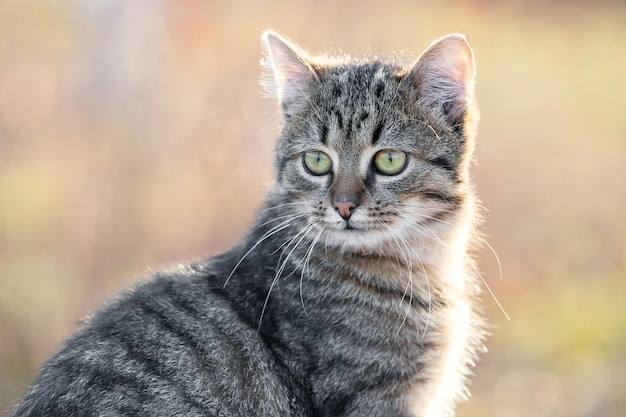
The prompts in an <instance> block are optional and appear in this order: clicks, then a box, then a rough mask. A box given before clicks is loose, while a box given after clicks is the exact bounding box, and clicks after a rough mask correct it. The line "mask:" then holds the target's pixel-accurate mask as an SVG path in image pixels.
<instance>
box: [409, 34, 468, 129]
mask: <svg viewBox="0 0 626 417" xmlns="http://www.w3.org/2000/svg"><path fill="white" fill-rule="evenodd" d="M475 72H476V67H475V64H474V54H473V53H472V48H471V47H470V45H469V43H468V42H467V39H466V38H465V36H464V35H461V34H451V35H447V36H444V37H443V38H440V39H438V40H436V41H435V42H433V43H432V44H431V45H430V46H429V47H428V49H426V51H425V52H424V53H423V54H422V56H421V57H420V58H419V60H418V61H417V63H415V65H414V66H413V68H412V69H411V70H410V72H409V74H408V80H410V82H412V83H413V85H414V86H415V87H417V104H418V105H420V106H424V107H426V108H427V109H429V110H431V111H434V112H436V113H437V114H438V115H440V116H443V117H444V118H445V121H446V122H447V123H448V124H449V125H450V126H451V127H455V128H457V127H461V128H463V127H464V126H463V124H464V122H465V121H466V120H464V118H465V116H467V115H468V113H469V112H473V111H474V76H475Z"/></svg>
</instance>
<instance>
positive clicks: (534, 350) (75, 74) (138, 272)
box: [0, 0, 626, 417]
mask: <svg viewBox="0 0 626 417" xmlns="http://www.w3.org/2000/svg"><path fill="white" fill-rule="evenodd" d="M269 27H271V28H275V29H277V30H279V31H281V32H282V33H283V34H286V35H288V36H290V37H291V38H293V39H294V40H296V41H297V42H299V43H301V44H303V45H305V46H306V47H307V48H308V49H309V50H310V51H311V52H313V53H316V52H326V51H331V52H333V51H334V52H346V53H350V54H351V55H353V56H362V55H382V54H389V53H390V52H396V53H399V54H401V56H406V57H417V55H418V54H419V53H420V52H421V51H422V50H423V49H424V48H425V47H426V46H427V45H428V44H429V42H430V41H431V40H433V39H434V38H436V37H439V36H441V35H444V34H446V33H449V32H457V31H460V32H464V33H466V34H468V36H469V39H470V42H471V44H472V46H473V48H474V52H475V55H476V59H477V66H478V83H477V94H478V98H479V100H480V106H481V110H482V121H481V130H480V135H479V144H478V149H477V161H478V163H477V164H476V165H475V167H474V173H475V178H476V183H477V189H478V192H479V194H480V195H481V197H482V201H483V205H484V206H485V208H486V209H485V211H484V214H485V223H484V231H485V234H486V236H487V240H488V242H489V243H490V244H491V246H493V248H494V250H495V251H496V252H497V254H498V255H499V258H500V260H501V263H502V271H503V272H502V277H500V274H499V268H498V262H497V260H496V257H495V256H494V254H493V253H492V252H491V251H490V250H489V249H488V248H485V249H484V250H482V251H481V252H480V253H479V254H478V255H479V257H480V265H481V270H482V271H483V275H484V277H485V280H486V282H487V283H488V284H489V285H490V287H491V288H492V290H493V292H494V293H495V295H496V297H497V298H498V300H499V301H500V303H501V304H502V306H503V307H504V309H505V310H506V312H507V313H508V315H509V316H510V317H511V320H510V321H508V320H507V319H506V318H505V315H504V314H503V313H502V312H501V311H500V309H499V308H498V306H497V303H496V302H495V300H494V299H493V298H492V297H491V296H490V295H489V293H488V292H487V291H485V296H484V303H485V309H486V312H487V316H488V318H489V321H490V322H491V323H492V324H493V336H492V337H491V338H490V339H489V341H488V343H487V345H488V348H489V350H490V351H489V353H488V354H487V355H485V356H484V357H483V359H482V361H481V362H480V364H479V365H478V367H477V370H476V374H477V375H476V377H475V378H474V382H473V384H472V393H473V398H472V399H471V400H470V401H469V402H468V403H465V404H463V405H461V406H460V408H459V416H461V417H479V416H480V417H489V416H493V417H502V416H504V417H517V416H520V417H544V416H555V417H578V416H580V417H583V416H584V417H592V416H594V417H596V416H597V417H599V416H602V417H623V416H625V415H626V306H625V302H626V301H625V299H626V216H625V214H624V209H625V207H626V4H625V3H624V2H617V1H616V2H610V1H589V2H584V1H550V2H544V1H518V2H517V1H495V0H494V1H488V0H482V1H478V0H476V1H466V2H454V1H436V2H435V1H433V2H426V1H408V0H407V1H395V0H385V1H366V0H363V1H356V0H350V1H332V2H331V1H328V2H326V1H321V0H305V1H294V0H274V1H252V0H249V1H243V0H242V1H229V0H220V1H208V0H207V1H201V0H185V1H181V0H133V1H125V0H106V1H105V0H69V1H68V0H46V1H43V0H41V1H36V0H19V1H15V0H0V413H5V412H7V411H8V410H9V409H10V408H11V407H12V406H13V405H14V404H15V401H16V400H17V399H18V398H19V397H20V396H21V395H23V393H24V392H25V390H26V389H27V386H28V384H29V383H31V382H32V380H33V378H34V376H35V372H36V369H37V368H38V367H39V366H40V365H41V364H42V362H43V361H44V360H45V359H46V358H47V357H49V356H50V355H51V354H53V353H54V352H55V351H56V350H57V349H58V348H59V346H60V344H61V343H62V341H63V339H64V338H65V337H67V336H68V335H69V334H71V333H73V332H74V331H75V330H76V329H77V328H78V327H79V324H78V321H79V319H80V317H81V316H83V315H85V314H87V313H88V312H90V311H93V310H95V309H97V308H98V307H99V306H101V305H102V303H103V302H104V301H105V300H106V299H107V298H110V297H112V296H113V295H114V294H116V293H118V292H119V291H121V290H123V289H126V288H129V287H130V286H131V285H132V284H133V283H135V282H137V280H138V279H139V277H141V276H145V275H147V274H148V272H149V268H159V267H160V266H163V265H167V264H171V263H174V262H177V261H181V260H185V259H190V258H198V257H202V256H206V255H210V254H215V253H218V252H219V251H221V250H224V249H226V248H228V247H229V246H231V245H233V244H234V243H235V242H237V241H238V240H239V239H241V237H242V236H243V234H244V233H245V230H246V229H247V227H248V226H249V225H250V223H251V221H252V218H253V213H254V210H255V208H256V207H257V206H258V205H259V204H260V201H261V199H262V198H263V195H264V193H265V192H266V190H267V189H268V187H269V186H270V185H271V181H272V179H271V175H272V166H271V164H272V147H273V143H274V138H275V136H276V134H277V132H278V125H279V123H280V115H279V114H278V113H277V112H276V110H277V107H276V105H275V103H273V102H272V101H271V100H268V99H265V98H263V97H262V95H261V94H260V90H261V89H260V87H259V85H258V77H259V75H260V70H259V66H258V62H259V58H260V45H259V35H260V33H261V31H262V30H263V29H266V28H269Z"/></svg>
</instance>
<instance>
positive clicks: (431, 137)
mask: <svg viewBox="0 0 626 417" xmlns="http://www.w3.org/2000/svg"><path fill="white" fill-rule="evenodd" d="M276 40H278V41H279V43H278V44H275V45H274V48H281V50H280V51H278V52H275V51H274V50H271V52H272V53H273V54H274V55H273V57H274V66H275V67H274V71H275V72H276V65H278V66H279V67H280V66H281V60H283V61H284V60H285V59H286V60H287V63H288V65H287V68H283V74H282V76H283V77H284V80H283V81H284V83H285V84H284V85H278V86H276V89H277V90H279V91H278V93H277V94H278V96H279V99H280V100H281V104H282V106H283V111H284V114H285V126H284V129H283V133H282V135H281V138H280V139H279V142H278V145H277V155H276V160H277V164H276V165H277V170H278V173H277V178H278V184H277V185H278V187H279V188H280V190H281V192H282V193H283V195H284V196H285V198H286V199H288V200H289V202H290V203H293V209H294V211H296V212H297V213H298V214H301V215H302V216H301V218H300V221H301V222H302V223H303V224H305V225H307V226H306V227H309V226H310V227H309V229H308V230H309V231H310V234H311V235H314V236H316V238H317V239H323V241H324V242H325V244H326V245H329V244H330V245H338V246H341V247H343V248H346V249H364V248H369V249H373V248H376V247H377V246H379V245H381V244H383V243H385V242H387V243H389V242H395V243H396V245H407V244H408V243H409V242H411V243H413V242H414V241H415V239H414V238H419V237H421V238H425V239H430V240H435V241H437V240H438V239H439V236H438V235H439V233H440V231H441V230H443V229H445V228H446V227H448V226H449V225H450V224H451V223H450V221H451V218H453V217H454V215H455V213H457V211H458V210H459V208H460V207H462V205H463V202H464V200H465V199H466V198H467V191H468V189H467V184H466V181H465V180H466V176H467V174H466V162H467V159H468V158H469V153H471V138H469V137H468V136H469V135H471V133H468V129H466V126H464V123H466V122H467V119H468V117H467V112H468V107H467V106H465V107H463V108H459V107H458V106H459V105H461V104H463V103H462V102H460V101H450V100H448V101H446V100H443V99H442V100H434V103H436V104H435V105H430V106H429V105H428V103H427V102H422V103H420V101H419V100H420V98H423V97H420V95H423V94H424V91H425V90H424V88H425V87H424V85H423V83H425V82H427V81H428V80H424V79H423V78H420V77H422V75H423V74H422V73H421V72H423V70H422V71H421V72H419V71H417V70H415V67H414V69H413V70H411V69H408V70H407V69H403V68H401V67H399V66H396V65H390V64H383V63H381V62H369V63H355V64H339V65H329V66H324V65H321V64H319V63H317V64H315V63H312V62H310V59H308V60H305V59H304V58H303V57H302V52H301V51H299V55H297V56H296V55H295V56H294V59H296V61H294V62H290V61H289V51H292V52H294V53H295V52H296V51H294V50H292V49H291V48H294V47H293V45H288V44H285V43H284V42H285V41H284V40H282V39H280V38H274V41H276ZM271 42H272V40H271V39H270V40H268V45H271ZM275 43H276V42H275ZM268 47H269V46H268ZM283 47H286V48H289V49H287V50H285V49H282V48H283ZM431 48H432V47H431ZM281 53H283V54H285V53H286V55H285V56H283V57H281V58H279V59H276V56H277V55H278V54H281ZM422 60H423V58H422V59H421V60H420V61H418V64H416V67H418V66H419V65H420V63H421V62H422ZM282 63H283V64H284V63H285V62H282ZM298 65H301V66H302V67H301V68H299V67H298ZM422 65H423V63H422ZM283 66H285V65H283ZM472 70H473V67H472ZM298 77H299V78H298ZM277 78H279V77H277ZM294 80H295V81H296V82H297V83H298V84H296V85H289V83H290V82H292V83H293V82H294ZM281 92H282V94H283V97H282V98H281ZM440 95H441V97H440V98H444V92H441V93H440ZM436 106H440V107H436Z"/></svg>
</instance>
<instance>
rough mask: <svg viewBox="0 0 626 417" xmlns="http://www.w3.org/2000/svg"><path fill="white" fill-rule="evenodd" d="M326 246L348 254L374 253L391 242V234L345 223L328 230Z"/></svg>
mask: <svg viewBox="0 0 626 417" xmlns="http://www.w3.org/2000/svg"><path fill="white" fill-rule="evenodd" d="M324 240H325V244H326V245H328V246H335V247H338V248H340V249H342V250H343V251H347V252H364V251H365V252H374V251H376V250H379V249H380V248H381V247H383V246H386V245H387V244H388V242H389V233H388V232H385V231H384V230H382V229H378V228H373V227H371V226H370V227H367V226H363V225H359V224H351V223H345V224H343V225H342V226H341V227H331V228H328V229H327V230H326V236H325V238H324Z"/></svg>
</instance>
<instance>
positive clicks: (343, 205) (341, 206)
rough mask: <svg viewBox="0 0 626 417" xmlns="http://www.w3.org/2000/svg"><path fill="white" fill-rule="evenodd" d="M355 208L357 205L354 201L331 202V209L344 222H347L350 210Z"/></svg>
mask: <svg viewBox="0 0 626 417" xmlns="http://www.w3.org/2000/svg"><path fill="white" fill-rule="evenodd" d="M356 206H357V204H356V203H355V202H354V201H333V207H334V208H335V210H337V212H338V213H339V215H340V216H341V217H342V218H343V219H344V220H348V219H349V218H350V215H351V214H352V210H353V209H354V208H355V207H356Z"/></svg>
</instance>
